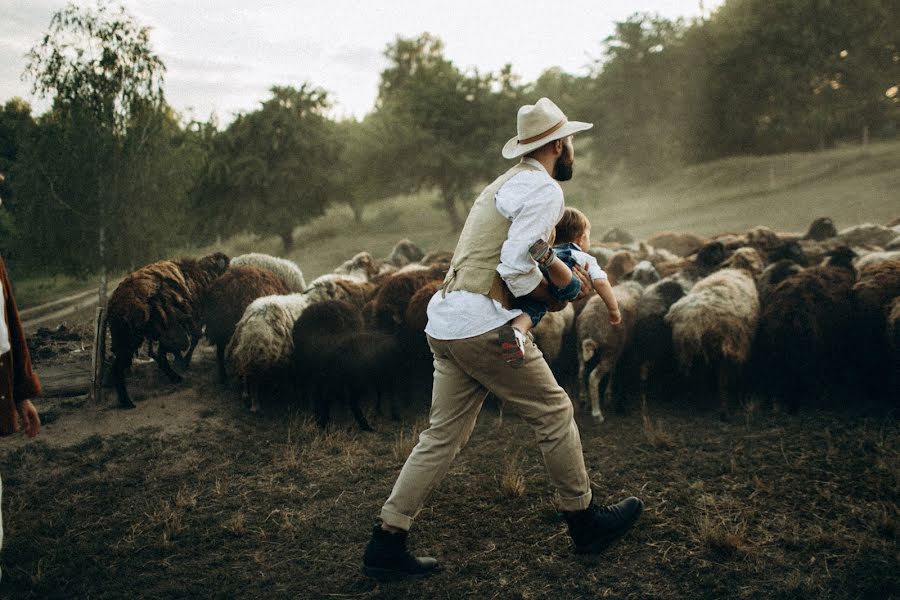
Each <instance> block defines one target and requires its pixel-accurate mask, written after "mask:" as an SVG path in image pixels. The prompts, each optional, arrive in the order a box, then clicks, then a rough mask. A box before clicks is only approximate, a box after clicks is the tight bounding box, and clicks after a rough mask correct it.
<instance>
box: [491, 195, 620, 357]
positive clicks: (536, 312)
mask: <svg viewBox="0 0 900 600" xmlns="http://www.w3.org/2000/svg"><path fill="white" fill-rule="evenodd" d="M590 247H591V223H590V221H588V218H587V216H585V214H584V213H583V212H581V211H580V210H578V209H577V208H566V209H565V211H564V212H563V216H562V218H561V219H560V220H559V223H557V224H556V239H555V245H554V246H553V247H551V246H550V245H549V244H548V243H547V242H545V241H544V240H538V241H536V242H535V243H534V244H532V245H531V247H530V248H529V249H528V251H529V253H530V254H531V258H533V259H534V260H535V261H536V262H537V263H538V265H539V266H540V268H541V271H543V273H544V276H545V277H546V278H547V280H548V281H549V282H550V284H551V286H550V287H551V293H552V292H553V291H554V289H557V290H559V289H562V288H565V287H567V286H568V285H569V284H570V283H571V282H572V278H573V277H574V275H573V274H572V267H574V266H575V265H579V266H581V267H582V268H584V269H585V270H586V271H587V272H588V276H590V278H591V284H592V285H593V287H594V290H595V291H596V292H597V294H599V296H600V298H601V299H602V300H603V303H604V304H606V309H607V311H608V312H609V322H610V323H611V324H613V325H618V324H619V323H621V322H622V315H621V313H620V312H619V305H618V303H617V302H616V297H615V295H614V294H613V291H612V286H611V285H610V284H609V278H608V277H607V276H606V273H605V272H604V271H603V269H601V268H600V265H599V264H598V263H597V259H596V258H594V257H593V256H591V255H590V254H588V253H587V250H589V249H590ZM519 300H520V302H519V308H520V309H522V314H521V315H519V316H518V317H516V318H514V319H513V320H512V321H511V322H510V327H504V328H502V329H501V330H500V351H501V355H502V356H503V359H504V360H505V361H506V363H507V364H509V365H510V366H511V367H513V368H519V367H521V366H522V364H523V363H524V358H525V336H526V334H527V333H528V332H529V331H530V330H531V329H532V328H533V327H535V326H537V324H538V323H539V322H540V320H541V318H542V317H543V316H544V314H545V313H546V312H547V307H546V305H544V304H543V303H541V302H538V301H536V300H531V299H529V298H520V299H519Z"/></svg>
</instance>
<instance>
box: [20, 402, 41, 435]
mask: <svg viewBox="0 0 900 600" xmlns="http://www.w3.org/2000/svg"><path fill="white" fill-rule="evenodd" d="M16 408H17V409H18V410H19V416H20V417H22V422H23V423H24V424H25V431H24V433H25V435H27V436H28V437H30V438H33V437H34V436H36V435H37V434H38V433H40V431H41V417H40V416H39V415H38V411H37V409H36V408H35V407H34V404H32V403H31V400H22V402H20V403H19V405H18V406H17V407H16Z"/></svg>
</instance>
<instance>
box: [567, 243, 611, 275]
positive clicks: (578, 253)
mask: <svg viewBox="0 0 900 600" xmlns="http://www.w3.org/2000/svg"><path fill="white" fill-rule="evenodd" d="M574 245H575V246H577V244H574ZM571 252H572V258H574V259H575V262H577V263H578V265H579V266H581V267H584V270H585V271H587V273H588V277H590V278H591V281H593V280H594V279H609V277H608V276H607V275H606V271H604V270H603V268H602V267H601V266H600V263H598V262H597V258H596V257H594V256H593V255H591V254H588V253H587V252H584V251H582V250H574V249H573V250H572V251H571Z"/></svg>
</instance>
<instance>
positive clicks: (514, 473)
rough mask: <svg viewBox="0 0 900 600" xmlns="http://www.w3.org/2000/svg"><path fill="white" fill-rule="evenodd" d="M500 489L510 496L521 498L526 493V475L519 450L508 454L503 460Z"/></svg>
mask: <svg viewBox="0 0 900 600" xmlns="http://www.w3.org/2000/svg"><path fill="white" fill-rule="evenodd" d="M500 489H501V490H502V491H503V493H505V494H506V495H507V496H509V497H510V498H521V497H522V495H523V494H524V493H525V475H524V473H523V472H522V460H521V457H520V456H519V453H518V452H516V453H515V454H513V455H512V456H508V457H507V458H506V460H505V461H504V462H503V474H502V475H501V477H500Z"/></svg>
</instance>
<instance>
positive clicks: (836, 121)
mask: <svg viewBox="0 0 900 600" xmlns="http://www.w3.org/2000/svg"><path fill="white" fill-rule="evenodd" d="M895 4H896V3H894V2H891V1H890V0H862V2H851V1H850V0H830V1H828V2H821V1H820V0H775V1H774V2H773V1H768V0H728V1H727V2H725V3H724V4H723V5H722V6H721V7H720V8H719V9H718V11H716V12H715V13H714V14H713V15H712V16H711V17H710V18H709V19H706V20H697V21H694V22H691V23H685V22H682V21H674V22H672V21H668V20H665V19H661V18H659V17H655V16H652V15H646V14H636V15H633V16H631V17H629V18H628V19H627V20H626V21H624V22H622V23H617V24H616V30H615V33H614V34H613V35H612V36H610V37H609V38H607V39H606V40H604V48H605V56H604V59H603V60H602V61H598V62H597V63H596V64H595V66H594V71H593V73H592V77H591V78H590V81H588V82H586V83H587V85H585V86H584V88H583V89H584V96H585V97H587V98H588V99H589V101H587V102H586V103H585V104H584V106H585V107H586V108H587V113H586V114H589V115H591V118H592V119H593V120H594V121H595V122H596V124H597V127H596V129H595V133H594V135H593V139H594V140H595V143H594V149H595V150H596V151H597V152H596V155H597V157H598V158H599V159H600V164H601V165H602V166H603V167H604V168H606V169H607V170H613V171H614V172H616V171H619V170H621V171H624V172H628V173H630V174H632V175H634V176H636V179H640V178H644V177H646V176H657V175H660V174H664V173H666V172H668V171H671V170H672V169H673V168H677V167H679V166H682V165H684V164H686V163H694V162H698V161H706V160H712V159H715V158H719V157H723V156H730V155H735V154H747V153H751V154H767V153H775V152H784V151H789V150H809V149H822V148H827V147H831V146H833V145H835V143H837V142H838V141H839V140H847V139H857V140H858V139H859V138H860V136H861V134H862V130H863V128H864V127H868V128H869V130H870V131H872V132H873V133H875V132H877V131H879V130H881V129H882V128H883V127H885V126H889V125H890V124H891V123H894V127H896V122H897V121H898V120H900V99H898V98H897V96H896V94H895V95H894V96H893V97H890V96H889V95H888V94H886V92H887V91H888V90H889V89H890V88H891V87H892V86H896V85H897V84H898V82H900V48H898V39H897V35H896V32H897V31H898V30H900V13H898V11H897V10H896V6H895ZM564 89H565V88H564Z"/></svg>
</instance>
